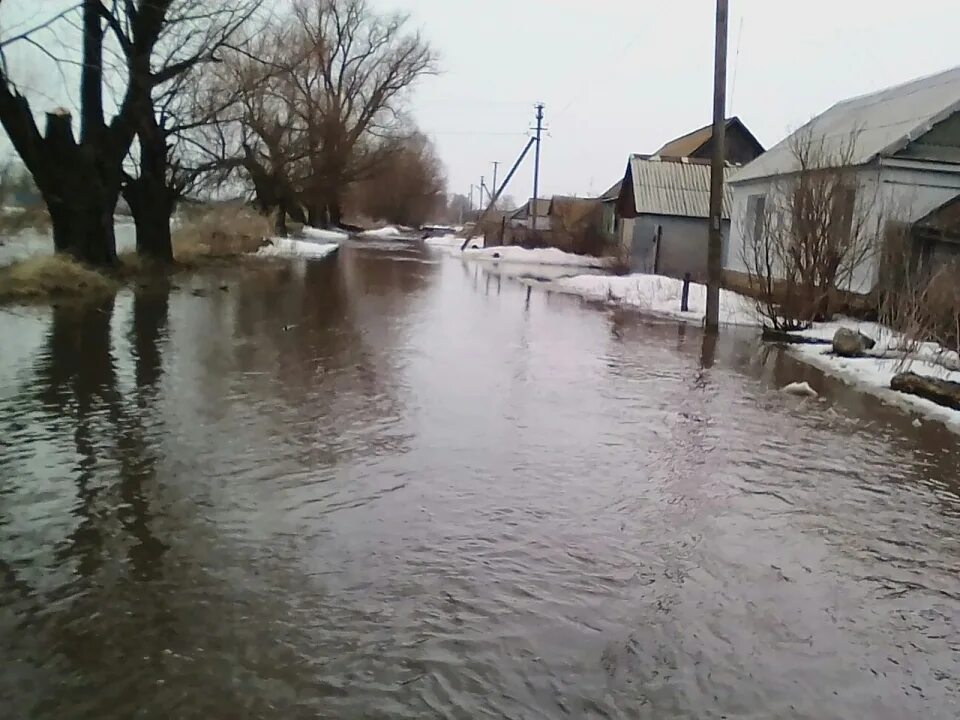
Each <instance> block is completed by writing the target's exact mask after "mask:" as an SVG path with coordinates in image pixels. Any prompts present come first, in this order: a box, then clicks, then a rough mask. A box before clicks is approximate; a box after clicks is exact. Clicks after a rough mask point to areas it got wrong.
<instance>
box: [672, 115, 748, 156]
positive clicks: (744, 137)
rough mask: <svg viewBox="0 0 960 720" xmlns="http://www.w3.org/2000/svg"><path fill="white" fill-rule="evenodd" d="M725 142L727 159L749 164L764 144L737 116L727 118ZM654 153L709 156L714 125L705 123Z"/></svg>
mask: <svg viewBox="0 0 960 720" xmlns="http://www.w3.org/2000/svg"><path fill="white" fill-rule="evenodd" d="M723 142H724V159H725V160H726V161H727V162H728V163H730V164H731V165H746V164H747V163H748V162H750V161H752V160H754V159H756V158H758V157H760V156H761V155H762V154H763V145H761V144H760V142H759V141H758V140H757V139H756V138H755V137H754V136H753V133H752V132H750V130H748V129H747V126H746V125H744V124H743V122H742V121H741V120H740V118H738V117H732V118H729V119H728V120H727V124H726V126H725V128H724V140H723ZM654 155H659V156H660V157H688V158H696V159H699V160H710V159H711V158H712V157H713V125H712V124H711V125H706V126H704V127H702V128H700V129H698V130H694V131H693V132H691V133H687V134H686V135H683V136H681V137H678V138H676V139H675V140H671V141H670V142H668V143H667V144H666V145H664V146H663V147H661V148H660V149H659V150H657V151H656V152H655V153H654Z"/></svg>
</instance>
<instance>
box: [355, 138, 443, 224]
mask: <svg viewBox="0 0 960 720" xmlns="http://www.w3.org/2000/svg"><path fill="white" fill-rule="evenodd" d="M445 189H446V180H445V178H444V175H443V166H442V164H441V162H440V159H439V158H438V157H437V155H436V151H435V150H434V148H433V145H432V143H431V142H430V141H429V140H428V139H427V138H426V137H425V136H424V135H422V134H420V133H414V134H413V135H412V136H411V137H410V138H408V139H406V140H404V141H403V142H401V143H400V144H398V146H397V148H396V149H395V150H394V151H393V152H392V153H390V154H389V155H388V156H387V157H386V158H385V160H384V162H383V164H382V165H381V167H380V168H379V170H378V171H377V173H376V174H375V175H374V176H373V177H371V178H369V179H368V180H363V181H360V182H358V183H355V184H354V186H353V188H352V189H351V192H350V195H349V196H350V199H351V203H350V205H351V207H352V208H353V209H354V210H356V211H357V212H359V213H361V214H363V215H367V216H369V217H373V218H376V219H380V220H386V221H387V222H390V223H394V224H397V225H411V226H418V225H422V224H423V223H425V222H426V221H427V220H430V219H433V218H434V217H436V216H437V215H438V214H439V213H440V211H441V210H442V209H443V208H444V205H445Z"/></svg>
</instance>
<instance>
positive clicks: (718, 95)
mask: <svg viewBox="0 0 960 720" xmlns="http://www.w3.org/2000/svg"><path fill="white" fill-rule="evenodd" d="M729 15H730V11H729V0H717V41H716V53H715V57H714V70H713V161H712V162H711V165H710V235H709V245H708V246H707V278H708V279H707V318H706V320H707V330H712V331H716V330H718V329H719V328H720V284H721V280H722V279H723V258H722V255H723V170H724V167H725V166H726V137H725V136H726V125H727V24H728V22H729Z"/></svg>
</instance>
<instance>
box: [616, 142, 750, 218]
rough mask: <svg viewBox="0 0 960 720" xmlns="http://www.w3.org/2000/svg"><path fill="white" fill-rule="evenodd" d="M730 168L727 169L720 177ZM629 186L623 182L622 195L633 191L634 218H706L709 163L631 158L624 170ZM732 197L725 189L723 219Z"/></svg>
mask: <svg viewBox="0 0 960 720" xmlns="http://www.w3.org/2000/svg"><path fill="white" fill-rule="evenodd" d="M733 169H734V168H733V167H732V166H729V165H728V166H727V168H726V170H725V172H724V177H729V176H730V172H731V171H732V170H733ZM627 173H628V175H629V178H632V183H628V181H627V180H625V181H624V192H628V191H629V190H628V188H629V187H630V186H631V185H632V187H633V205H634V208H635V209H636V214H637V215H676V216H680V217H692V218H707V217H710V162H709V161H707V160H696V159H693V158H667V157H665V158H661V157H659V156H657V155H633V156H631V158H630V164H629V165H628V166H627ZM732 197H733V193H732V192H731V190H730V186H729V185H725V190H724V200H723V217H724V218H729V217H730V206H731V201H732Z"/></svg>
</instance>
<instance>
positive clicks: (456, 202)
mask: <svg viewBox="0 0 960 720" xmlns="http://www.w3.org/2000/svg"><path fill="white" fill-rule="evenodd" d="M470 212H471V209H470V198H468V197H467V196H466V195H459V194H454V195H450V196H449V197H448V198H447V211H446V218H445V219H446V221H447V222H449V223H457V222H461V221H463V220H466V219H467V217H468V216H469V215H470Z"/></svg>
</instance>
